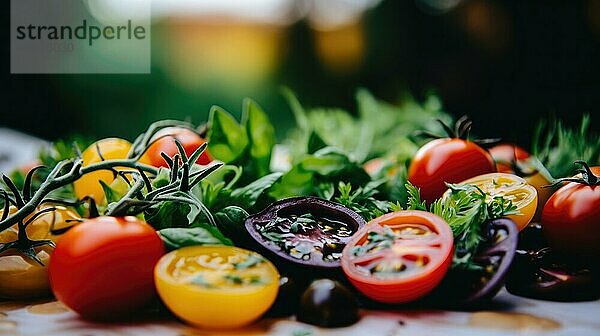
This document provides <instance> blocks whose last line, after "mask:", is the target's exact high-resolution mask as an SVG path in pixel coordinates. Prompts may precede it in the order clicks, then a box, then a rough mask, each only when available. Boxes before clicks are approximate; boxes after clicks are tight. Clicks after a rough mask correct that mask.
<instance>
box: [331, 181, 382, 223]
mask: <svg viewBox="0 0 600 336" xmlns="http://www.w3.org/2000/svg"><path fill="white" fill-rule="evenodd" d="M383 183H385V180H378V181H371V182H369V183H367V185H365V186H364V187H359V188H357V189H356V190H354V191H352V185H351V184H350V183H344V182H340V183H339V185H338V191H339V196H338V197H336V198H335V200H336V201H337V202H339V203H340V204H342V205H344V206H345V207H347V208H350V209H352V210H354V211H356V212H357V213H358V214H359V215H361V216H362V217H363V218H364V219H365V220H367V221H369V220H371V219H373V218H376V217H379V216H381V215H383V214H385V213H387V212H389V210H390V207H389V203H388V202H385V201H380V200H377V199H375V197H374V196H375V195H376V194H378V192H379V191H378V190H377V188H378V187H379V186H381V185H382V184H383Z"/></svg>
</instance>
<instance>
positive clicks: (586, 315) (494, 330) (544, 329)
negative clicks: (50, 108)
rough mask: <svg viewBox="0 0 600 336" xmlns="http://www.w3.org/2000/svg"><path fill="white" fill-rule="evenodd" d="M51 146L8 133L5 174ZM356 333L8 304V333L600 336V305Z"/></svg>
mask: <svg viewBox="0 0 600 336" xmlns="http://www.w3.org/2000/svg"><path fill="white" fill-rule="evenodd" d="M43 144H44V142H43V141H41V140H39V139H36V138H34V137H30V136H27V135H24V134H21V133H18V132H15V131H12V130H8V129H2V128H0V171H2V172H8V171H9V170H10V169H13V168H14V167H18V166H20V165H23V164H26V163H28V162H30V161H31V160H32V159H34V158H35V153H36V152H37V149H38V148H39V146H41V145H43ZM361 315H362V317H361V319H360V321H359V322H358V323H357V324H355V325H353V326H351V327H348V328H339V329H321V328H316V327H313V326H310V325H306V324H303V323H299V322H296V321H294V319H293V318H288V319H278V320H276V319H263V320H260V321H258V322H257V323H255V324H253V325H251V326H249V327H247V328H244V329H243V330H233V331H227V332H216V331H206V330H199V329H194V328H191V327H189V326H186V325H185V324H183V323H180V322H178V321H177V320H176V319H175V318H172V317H169V316H165V317H162V318H160V319H158V320H157V319H156V318H155V319H149V320H143V321H139V322H131V323H116V324H98V323H90V322H86V321H83V320H81V319H79V318H78V317H77V315H76V314H74V313H73V312H71V311H69V310H67V309H66V308H65V307H63V306H62V305H61V304H60V303H58V302H56V301H42V302H35V303H27V302H0V335H48V336H54V335H56V336H75V335H76V336H100V335H102V336H104V335H107V336H109V335H152V336H159V335H240V336H242V335H281V336H312V335H315V336H316V335H336V336H337V335H339V336H342V335H343V336H347V335H348V336H351V335H357V336H363V335H373V336H375V335H381V336H396V335H418V336H428V335H432V336H435V335H443V336H452V335H477V336H486V335H490V336H491V335H539V334H543V335H573V336H587V335H590V336H593V335H600V300H597V301H593V302H580V303H557V302H546V301H539V300H530V299H525V298H521V297H517V296H514V295H511V294H509V293H507V292H506V291H502V292H500V294H499V295H498V296H497V297H496V298H495V299H494V304H493V306H492V307H490V308H489V310H486V311H479V312H452V311H435V310H431V311H422V310H394V311H362V313H361Z"/></svg>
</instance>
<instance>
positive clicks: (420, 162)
mask: <svg viewBox="0 0 600 336" xmlns="http://www.w3.org/2000/svg"><path fill="white" fill-rule="evenodd" d="M495 171H496V166H495V165H494V160H492V157H491V156H490V154H489V153H488V152H486V151H485V150H484V149H483V148H481V147H479V145H477V144H476V143H474V142H471V141H469V140H463V139H459V138H454V139H450V138H444V139H436V140H432V141H430V142H429V143H427V144H425V146H423V147H421V148H420V149H419V150H418V151H417V154H416V155H415V157H414V158H413V160H412V162H411V164H410V168H409V170H408V180H409V181H410V183H412V184H413V185H414V186H416V187H418V188H420V189H421V197H422V198H423V199H424V200H426V201H427V202H428V203H430V202H433V201H435V200H436V199H438V198H440V197H441V196H442V195H443V194H444V192H445V191H446V189H448V187H447V186H446V184H445V182H447V183H459V182H461V181H464V180H466V179H468V178H471V177H474V176H478V175H482V174H487V173H493V172H495Z"/></svg>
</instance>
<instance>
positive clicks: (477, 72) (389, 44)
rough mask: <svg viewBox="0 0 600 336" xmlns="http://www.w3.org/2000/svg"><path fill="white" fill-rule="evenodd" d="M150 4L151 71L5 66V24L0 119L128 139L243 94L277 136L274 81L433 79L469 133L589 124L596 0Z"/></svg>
mask: <svg viewBox="0 0 600 336" xmlns="http://www.w3.org/2000/svg"><path fill="white" fill-rule="evenodd" d="M96 1H105V2H106V4H107V6H108V7H107V8H108V9H109V10H110V2H111V1H114V0H96ZM3 3H4V6H6V7H5V8H4V10H3V11H2V15H3V16H4V20H3V22H5V25H8V22H9V21H8V19H9V15H10V11H9V10H8V6H9V2H8V1H4V2H3ZM105 9H106V8H105ZM108 13H109V15H110V11H109V12H108ZM105 14H106V13H105ZM153 16H154V17H153V25H152V72H151V74H149V75H10V74H9V72H10V71H9V69H10V65H9V62H10V52H9V50H10V49H9V47H10V46H9V44H10V43H9V42H7V41H9V38H8V33H5V34H4V40H5V43H4V44H3V46H4V47H3V57H4V60H5V61H4V62H3V64H4V68H5V71H4V79H3V81H2V91H1V92H2V97H3V101H4V102H5V103H4V104H3V107H2V110H1V111H2V112H1V116H2V117H1V118H0V126H8V127H12V128H15V129H18V130H21V131H24V132H27V133H31V134H33V135H36V136H40V137H43V138H46V139H57V138H64V137H66V136H68V135H71V134H81V135H85V136H89V137H94V138H96V137H105V136H120V137H125V138H129V139H132V138H133V137H134V136H135V135H136V134H138V133H139V132H141V131H143V130H144V129H145V128H146V126H147V125H148V124H149V123H150V122H152V121H154V120H157V119H161V118H177V119H188V118H189V119H191V120H192V121H194V122H196V123H201V122H204V121H206V119H207V116H208V112H209V109H210V107H211V106H212V105H215V104H216V105H219V106H222V107H224V108H225V109H227V110H228V111H230V112H232V113H233V114H237V115H239V113H240V109H241V102H242V99H243V98H244V97H252V98H253V99H255V100H256V101H257V102H258V103H259V104H261V106H262V107H263V109H264V110H265V111H266V112H267V113H268V114H269V115H270V117H271V119H272V121H273V123H274V124H275V125H276V129H277V132H278V136H279V137H280V138H281V137H283V136H284V135H285V132H286V129H288V128H289V127H291V126H292V114H291V112H290V109H289V107H288V106H287V104H286V103H285V100H284V99H283V97H282V96H281V94H280V92H279V88H280V87H281V85H285V86H288V87H290V88H291V89H292V90H294V91H295V92H296V93H297V95H298V97H299V99H300V100H301V102H302V103H303V104H305V105H307V106H311V107H315V106H336V107H342V108H345V109H348V110H350V111H354V110H355V100H354V95H355V92H356V89H357V88H359V87H364V88H367V89H369V90H370V91H371V92H373V94H374V95H375V96H377V97H380V98H383V99H385V100H387V101H390V102H397V101H398V100H399V99H401V97H402V94H403V92H405V91H409V92H411V93H412V94H413V95H414V96H416V98H417V99H420V98H422V97H424V95H425V94H426V93H427V92H429V91H430V90H432V89H433V90H435V91H436V92H437V93H438V94H439V95H440V97H441V99H442V101H443V102H444V105H445V109H446V110H447V111H448V112H450V113H452V114H454V115H456V116H460V115H462V114H468V115H470V116H471V117H472V118H473V119H474V122H475V126H474V130H475V132H476V133H478V134H479V135H480V136H489V137H492V136H494V137H495V136H500V137H503V138H504V139H506V140H511V141H517V142H519V143H521V144H524V145H527V144H528V143H529V141H530V140H531V139H530V138H531V134H532V132H533V130H534V127H535V123H536V122H537V121H538V120H539V119H540V118H544V117H548V116H553V115H554V116H559V117H561V118H563V119H565V120H566V122H567V123H568V124H572V125H575V124H577V123H578V122H579V120H580V119H581V115H582V114H584V113H590V114H591V115H592V120H593V122H592V128H594V129H597V128H598V121H597V119H598V117H597V116H598V110H599V108H598V106H599V105H600V61H599V60H600V1H595V0H573V1H519V0H514V1H494V0H407V1H397V0H383V1H381V0H363V1H361V0H354V1H352V0H306V1H295V0H254V1H242V0H237V1H236V0H219V1H212V0H211V1H209V0H205V1H202V0H199V1H189V0H186V1H184V0H180V1H164V0H154V1H153ZM6 32H8V30H6ZM373 117H374V118H376V117H377V116H373Z"/></svg>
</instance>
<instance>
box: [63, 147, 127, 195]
mask: <svg viewBox="0 0 600 336" xmlns="http://www.w3.org/2000/svg"><path fill="white" fill-rule="evenodd" d="M130 149H131V143H129V141H127V140H123V139H119V138H107V139H102V140H100V141H97V142H95V143H93V144H92V145H91V146H89V147H88V148H86V150H84V151H83V153H82V159H83V166H84V167H85V166H89V165H90V164H92V163H98V162H101V161H104V160H114V159H125V158H127V154H129V150H130ZM113 180H114V174H113V172H111V171H110V170H97V171H95V172H91V173H88V174H85V175H83V176H82V177H80V178H79V179H78V180H77V181H75V182H73V188H74V190H75V195H77V197H78V198H79V199H82V198H84V197H85V196H90V197H93V198H94V200H95V201H96V203H102V201H103V200H104V190H103V189H102V186H101V185H100V181H102V182H104V183H106V184H111V183H112V181H113Z"/></svg>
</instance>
